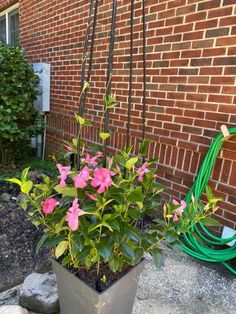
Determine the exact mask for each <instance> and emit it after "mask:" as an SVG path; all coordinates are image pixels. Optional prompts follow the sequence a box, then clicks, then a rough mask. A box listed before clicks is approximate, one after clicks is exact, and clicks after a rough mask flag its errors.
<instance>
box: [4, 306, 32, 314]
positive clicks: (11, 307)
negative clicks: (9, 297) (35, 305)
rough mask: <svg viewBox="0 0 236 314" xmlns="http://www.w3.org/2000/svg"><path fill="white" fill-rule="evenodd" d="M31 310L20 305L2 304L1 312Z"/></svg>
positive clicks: (25, 313)
mask: <svg viewBox="0 0 236 314" xmlns="http://www.w3.org/2000/svg"><path fill="white" fill-rule="evenodd" d="M28 313H29V312H28V311H27V310H26V309H24V308H23V307H21V306H19V305H4V306H0V314H28Z"/></svg>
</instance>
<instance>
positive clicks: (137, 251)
mask: <svg viewBox="0 0 236 314" xmlns="http://www.w3.org/2000/svg"><path fill="white" fill-rule="evenodd" d="M143 254H144V251H143V249H142V248H139V247H138V248H136V249H135V251H134V255H135V262H134V263H135V264H138V263H139V262H140V261H141V259H142V258H143Z"/></svg>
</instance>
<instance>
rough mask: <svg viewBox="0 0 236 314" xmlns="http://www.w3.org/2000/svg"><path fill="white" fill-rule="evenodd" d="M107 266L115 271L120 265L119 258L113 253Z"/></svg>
mask: <svg viewBox="0 0 236 314" xmlns="http://www.w3.org/2000/svg"><path fill="white" fill-rule="evenodd" d="M109 267H110V269H111V271H113V273H116V272H117V270H118V269H119V267H120V259H119V258H118V257H117V256H115V255H114V256H113V258H112V259H111V260H110V261H109Z"/></svg>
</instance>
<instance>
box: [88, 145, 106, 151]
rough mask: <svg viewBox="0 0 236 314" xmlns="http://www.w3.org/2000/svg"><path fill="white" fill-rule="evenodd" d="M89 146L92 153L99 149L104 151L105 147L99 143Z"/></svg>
mask: <svg viewBox="0 0 236 314" xmlns="http://www.w3.org/2000/svg"><path fill="white" fill-rule="evenodd" d="M88 148H89V151H90V152H91V153H96V152H98V151H102V149H103V147H102V145H98V144H89V145H88Z"/></svg>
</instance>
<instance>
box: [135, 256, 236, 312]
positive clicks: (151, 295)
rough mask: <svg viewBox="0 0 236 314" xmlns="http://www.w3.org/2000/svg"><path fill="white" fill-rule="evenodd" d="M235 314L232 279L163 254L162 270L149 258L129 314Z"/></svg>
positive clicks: (235, 291) (225, 273)
mask: <svg viewBox="0 0 236 314" xmlns="http://www.w3.org/2000/svg"><path fill="white" fill-rule="evenodd" d="M204 313H207V314H236V277H235V276H233V275H232V274H231V273H229V272H228V271H226V270H225V269H224V268H223V267H221V266H220V265H213V264H208V263H204V262H200V261H198V260H195V259H193V258H191V257H189V256H188V255H186V254H185V253H176V252H173V251H171V250H165V266H164V267H163V268H162V269H161V270H159V271H158V270H157V269H156V268H155V266H154V265H153V263H152V261H151V259H150V258H148V259H147V262H146V267H145V270H144V272H143V274H142V275H141V278H140V287H139V290H138V293H137V297H136V301H135V306H134V310H133V314H204Z"/></svg>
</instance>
